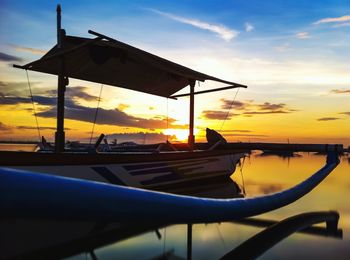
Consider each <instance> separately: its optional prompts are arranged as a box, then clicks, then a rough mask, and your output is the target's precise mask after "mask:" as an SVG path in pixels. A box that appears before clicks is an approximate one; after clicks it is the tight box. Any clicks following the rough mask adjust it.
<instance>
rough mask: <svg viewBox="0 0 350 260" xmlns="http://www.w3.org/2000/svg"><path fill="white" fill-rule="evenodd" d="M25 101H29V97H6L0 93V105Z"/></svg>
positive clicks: (25, 102)
mask: <svg viewBox="0 0 350 260" xmlns="http://www.w3.org/2000/svg"><path fill="white" fill-rule="evenodd" d="M1 94H2V93H1ZM27 103H30V98H24V97H6V96H5V95H4V94H2V95H0V105H18V104H27Z"/></svg>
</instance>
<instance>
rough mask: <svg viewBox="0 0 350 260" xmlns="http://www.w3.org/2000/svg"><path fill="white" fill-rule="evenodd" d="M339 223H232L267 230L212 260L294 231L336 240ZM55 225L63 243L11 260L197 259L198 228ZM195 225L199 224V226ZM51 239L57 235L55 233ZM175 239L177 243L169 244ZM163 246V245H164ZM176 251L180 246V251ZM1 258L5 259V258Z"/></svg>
mask: <svg viewBox="0 0 350 260" xmlns="http://www.w3.org/2000/svg"><path fill="white" fill-rule="evenodd" d="M338 219H339V214H338V213H337V212H334V211H329V212H308V213H302V214H298V215H295V216H292V217H289V218H287V219H284V220H282V221H272V220H263V219H258V218H249V219H242V220H239V221H234V222H233V223H232V224H234V225H236V226H237V225H244V226H259V227H266V229H264V230H263V231H261V232H259V233H257V234H255V235H253V236H251V237H249V238H248V239H246V240H245V241H244V242H242V243H240V244H239V245H238V246H237V243H232V245H231V244H230V243H229V242H228V241H227V242H226V245H225V248H224V249H223V250H220V251H219V252H216V255H215V259H216V258H219V257H221V259H252V258H256V257H258V256H260V255H262V254H263V253H265V252H266V251H267V250H269V249H270V248H271V247H273V246H274V245H276V244H277V243H279V242H280V241H282V240H283V239H285V238H286V237H288V236H290V235H292V234H293V233H295V232H300V233H304V234H308V235H312V236H323V237H332V238H338V239H341V238H342V230H341V229H338ZM323 222H325V223H326V227H321V226H316V227H315V226H312V225H313V224H317V223H323ZM34 223H35V221H34ZM43 224H44V227H46V228H47V227H49V226H47V224H49V223H48V222H45V221H44V223H43ZM57 224H59V225H60V228H63V229H64V231H65V232H64V234H65V236H64V237H65V240H61V241H59V242H57V241H56V243H51V244H50V245H49V246H46V247H45V246H44V247H43V246H41V247H40V248H37V249H35V250H28V251H27V252H26V253H22V254H19V252H16V253H17V255H16V257H17V258H24V259H28V258H30V259H48V258H50V259H51V258H55V259H56V258H57V259H58V258H67V257H69V258H71V259H80V258H86V257H89V258H90V259H105V258H109V259H115V258H122V259H192V258H196V257H197V256H196V253H197V251H198V249H196V247H197V246H198V242H200V241H198V238H197V237H196V235H197V234H196V233H197V232H198V231H201V229H198V228H197V226H198V224H196V225H192V224H187V225H166V224H154V225H152V224H147V225H144V224H142V223H133V224H122V223H95V224H94V223H89V224H90V226H89V228H88V223H77V222H75V223H74V222H64V223H59V222H55V223H51V225H52V226H51V229H49V230H48V231H51V232H52V231H56V232H57V228H55V227H54V226H55V225H57ZM81 224H85V229H81V227H82V226H81ZM213 225H217V231H218V233H219V234H220V235H221V240H222V242H223V243H225V239H224V237H223V236H222V234H221V233H220V229H219V226H218V224H211V226H213ZM199 226H201V225H200V224H199ZM77 227H78V228H77ZM161 230H162V231H161ZM174 231H175V232H174ZM179 231H180V232H179ZM51 232H50V233H51ZM39 233H40V232H39ZM51 234H52V235H56V236H57V235H58V234H57V233H54V232H53V233H51ZM174 234H175V235H176V239H177V240H174ZM77 235H78V236H77ZM31 237H32V239H34V238H35V237H36V233H31ZM57 238H58V237H56V239H57ZM51 239H52V237H51ZM53 240H55V238H53ZM45 242H46V243H47V242H48V241H40V243H45ZM28 243H31V241H28ZM167 243H168V246H166V244H167ZM17 246H18V244H17ZM32 246H33V244H32ZM179 246H181V247H182V248H181V249H180V250H179V248H178V247H179ZM5 253H6V250H5ZM4 256H5V258H6V256H8V255H6V254H5V255H4ZM209 258H210V257H209Z"/></svg>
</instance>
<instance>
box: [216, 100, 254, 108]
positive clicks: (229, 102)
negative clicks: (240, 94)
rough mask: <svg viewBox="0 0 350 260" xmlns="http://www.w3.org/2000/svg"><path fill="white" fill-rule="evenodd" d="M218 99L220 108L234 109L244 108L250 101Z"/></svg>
mask: <svg viewBox="0 0 350 260" xmlns="http://www.w3.org/2000/svg"><path fill="white" fill-rule="evenodd" d="M220 101H221V102H222V105H221V108H222V109H230V108H232V109H235V110H244V109H246V108H247V107H248V106H249V105H250V102H246V103H244V102H241V101H233V102H232V100H228V99H224V98H222V99H220Z"/></svg>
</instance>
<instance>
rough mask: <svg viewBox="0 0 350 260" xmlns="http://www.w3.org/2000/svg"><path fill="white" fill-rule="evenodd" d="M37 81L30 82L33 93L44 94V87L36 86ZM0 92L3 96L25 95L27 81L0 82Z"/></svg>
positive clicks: (27, 90)
mask: <svg viewBox="0 0 350 260" xmlns="http://www.w3.org/2000/svg"><path fill="white" fill-rule="evenodd" d="M38 83H39V82H30V85H31V88H32V91H33V93H34V94H36V95H38V94H40V95H41V94H46V93H45V91H47V90H46V89H43V88H37V87H36V86H37V85H38ZM0 86H1V92H2V93H3V94H4V95H5V96H14V97H26V96H29V89H28V82H24V81H18V82H0Z"/></svg>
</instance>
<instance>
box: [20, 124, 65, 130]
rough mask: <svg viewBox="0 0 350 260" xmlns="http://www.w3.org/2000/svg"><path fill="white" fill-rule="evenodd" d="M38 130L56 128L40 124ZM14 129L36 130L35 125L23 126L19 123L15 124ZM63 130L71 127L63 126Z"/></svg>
mask: <svg viewBox="0 0 350 260" xmlns="http://www.w3.org/2000/svg"><path fill="white" fill-rule="evenodd" d="M39 128H40V130H56V127H53V126H52V127H51V126H40V125H39ZM16 129H23V130H34V129H35V130H36V129H37V127H36V126H24V125H20V126H16ZM64 130H67V131H68V130H71V128H66V127H65V128H64Z"/></svg>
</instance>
